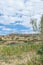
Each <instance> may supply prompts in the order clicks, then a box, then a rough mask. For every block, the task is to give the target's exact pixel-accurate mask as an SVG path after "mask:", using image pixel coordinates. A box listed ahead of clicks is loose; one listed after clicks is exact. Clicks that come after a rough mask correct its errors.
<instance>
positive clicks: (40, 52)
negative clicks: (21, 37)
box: [0, 42, 43, 65]
mask: <svg viewBox="0 0 43 65" xmlns="http://www.w3.org/2000/svg"><path fill="white" fill-rule="evenodd" d="M0 65H43V44H41V43H40V44H35V43H32V42H31V43H30V42H29V43H21V44H6V45H4V44H3V45H0Z"/></svg>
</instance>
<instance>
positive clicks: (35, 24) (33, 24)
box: [30, 19, 38, 31]
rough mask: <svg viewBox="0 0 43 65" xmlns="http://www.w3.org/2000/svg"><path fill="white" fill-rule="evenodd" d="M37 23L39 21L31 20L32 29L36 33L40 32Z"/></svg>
mask: <svg viewBox="0 0 43 65" xmlns="http://www.w3.org/2000/svg"><path fill="white" fill-rule="evenodd" d="M36 21H37V20H36V19H31V22H30V23H31V24H32V28H33V30H34V31H37V30H38V28H37V22H36Z"/></svg>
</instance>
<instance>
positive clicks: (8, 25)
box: [0, 0, 43, 35]
mask: <svg viewBox="0 0 43 65" xmlns="http://www.w3.org/2000/svg"><path fill="white" fill-rule="evenodd" d="M42 14H43V0H0V35H3V34H9V33H26V34H27V33H29V34H30V33H37V32H38V31H36V32H34V31H33V28H32V25H31V24H30V21H31V19H36V20H37V21H36V22H37V27H38V25H39V21H40V18H41V15H42Z"/></svg>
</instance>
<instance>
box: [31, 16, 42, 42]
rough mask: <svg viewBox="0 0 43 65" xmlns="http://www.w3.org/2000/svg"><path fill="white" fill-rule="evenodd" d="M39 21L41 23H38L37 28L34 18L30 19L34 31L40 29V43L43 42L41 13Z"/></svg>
mask: <svg viewBox="0 0 43 65" xmlns="http://www.w3.org/2000/svg"><path fill="white" fill-rule="evenodd" d="M40 22H41V24H39V26H38V27H39V28H38V27H37V22H36V20H35V19H32V20H31V22H30V23H31V24H32V28H33V30H34V31H35V32H36V31H40V30H41V35H40V37H41V41H42V43H43V15H42V17H41V21H39V23H40Z"/></svg>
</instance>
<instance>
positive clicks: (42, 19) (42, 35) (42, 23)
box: [41, 15, 43, 43]
mask: <svg viewBox="0 0 43 65" xmlns="http://www.w3.org/2000/svg"><path fill="white" fill-rule="evenodd" d="M41 40H42V43H43V15H42V17H41Z"/></svg>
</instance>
